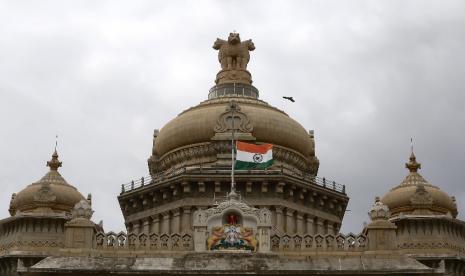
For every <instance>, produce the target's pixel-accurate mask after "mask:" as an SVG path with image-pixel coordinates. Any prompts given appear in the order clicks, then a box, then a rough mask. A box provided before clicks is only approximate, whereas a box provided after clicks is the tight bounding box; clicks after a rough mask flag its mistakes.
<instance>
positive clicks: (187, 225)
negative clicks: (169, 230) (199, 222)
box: [181, 206, 192, 232]
mask: <svg viewBox="0 0 465 276" xmlns="http://www.w3.org/2000/svg"><path fill="white" fill-rule="evenodd" d="M191 226H192V222H191V207H190V206H184V207H183V208H182V226H181V232H191V231H192V228H191Z"/></svg>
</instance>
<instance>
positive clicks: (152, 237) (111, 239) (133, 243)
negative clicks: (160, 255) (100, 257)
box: [95, 229, 368, 251]
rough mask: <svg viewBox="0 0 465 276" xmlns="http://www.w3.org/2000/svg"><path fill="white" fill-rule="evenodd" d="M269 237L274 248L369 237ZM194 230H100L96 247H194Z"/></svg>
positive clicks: (346, 243)
mask: <svg viewBox="0 0 465 276" xmlns="http://www.w3.org/2000/svg"><path fill="white" fill-rule="evenodd" d="M273 232H274V234H272V235H271V237H270V242H271V250H272V251H364V250H367V247H368V239H367V237H366V236H365V235H364V234H357V235H356V234H352V233H349V234H347V235H344V234H342V233H339V234H337V235H332V234H294V235H288V234H284V233H280V232H279V231H276V229H274V231H273ZM193 243H194V240H193V236H192V234H191V233H179V234H178V233H174V234H161V233H140V234H134V233H130V234H127V233H125V232H119V233H115V232H108V233H104V232H97V234H96V239H95V247H96V248H97V249H110V250H117V249H121V250H131V249H133V250H149V251H157V250H161V251H166V250H174V251H176V250H181V251H191V250H193V248H194V246H193Z"/></svg>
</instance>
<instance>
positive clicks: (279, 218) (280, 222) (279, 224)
mask: <svg viewBox="0 0 465 276" xmlns="http://www.w3.org/2000/svg"><path fill="white" fill-rule="evenodd" d="M275 209H276V229H278V231H280V232H281V233H282V232H284V217H283V208H282V207H279V206H276V208H275Z"/></svg>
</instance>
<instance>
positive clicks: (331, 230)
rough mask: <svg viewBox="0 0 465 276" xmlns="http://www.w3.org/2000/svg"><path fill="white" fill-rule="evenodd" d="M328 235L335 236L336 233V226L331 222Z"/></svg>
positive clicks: (329, 222)
mask: <svg viewBox="0 0 465 276" xmlns="http://www.w3.org/2000/svg"><path fill="white" fill-rule="evenodd" d="M328 234H330V235H335V233H334V225H333V223H332V222H331V221H328Z"/></svg>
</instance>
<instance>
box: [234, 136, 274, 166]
mask: <svg viewBox="0 0 465 276" xmlns="http://www.w3.org/2000/svg"><path fill="white" fill-rule="evenodd" d="M272 164H273V145H272V144H262V145H254V144H249V143H244V142H239V141H238V142H237V155H236V163H235V164H234V169H235V170H248V169H266V168H268V167H269V166H271V165H272Z"/></svg>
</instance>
